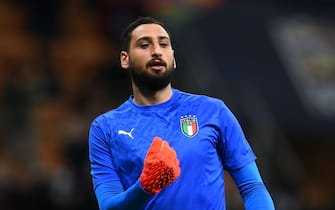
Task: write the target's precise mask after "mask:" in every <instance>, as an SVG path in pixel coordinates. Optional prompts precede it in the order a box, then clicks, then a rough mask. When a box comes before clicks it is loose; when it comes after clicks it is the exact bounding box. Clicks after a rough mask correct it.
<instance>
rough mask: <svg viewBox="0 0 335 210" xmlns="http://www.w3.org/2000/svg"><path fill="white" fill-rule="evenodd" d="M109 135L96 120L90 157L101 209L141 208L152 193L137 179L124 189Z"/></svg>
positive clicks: (91, 138) (91, 135)
mask: <svg viewBox="0 0 335 210" xmlns="http://www.w3.org/2000/svg"><path fill="white" fill-rule="evenodd" d="M106 139H107V137H106V135H105V133H104V131H103V129H101V127H100V126H99V125H97V123H96V122H94V123H93V124H92V126H91V128H90V134H89V158H90V163H91V175H92V179H93V185H94V190H95V195H96V198H97V200H98V204H99V208H100V209H101V210H108V209H140V208H141V207H142V206H143V204H144V203H146V202H147V201H148V200H149V199H150V198H151V197H152V195H150V194H149V193H147V192H145V191H144V190H143V189H142V188H141V186H140V182H139V181H137V182H135V183H134V184H133V185H131V186H130V187H129V188H127V189H124V187H123V185H122V182H121V180H120V177H119V176H118V174H117V172H116V170H115V168H114V167H113V163H112V161H111V156H110V155H111V154H110V151H109V149H108V148H109V145H108V143H107V141H106Z"/></svg>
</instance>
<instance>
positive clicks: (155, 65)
mask: <svg viewBox="0 0 335 210" xmlns="http://www.w3.org/2000/svg"><path fill="white" fill-rule="evenodd" d="M148 67H150V68H151V69H153V70H156V71H159V70H162V69H163V68H165V67H166V63H165V62H164V61H163V60H160V59H153V60H151V61H150V62H149V63H148Z"/></svg>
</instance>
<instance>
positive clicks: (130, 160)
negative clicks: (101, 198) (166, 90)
mask: <svg viewBox="0 0 335 210" xmlns="http://www.w3.org/2000/svg"><path fill="white" fill-rule="evenodd" d="M155 136H159V137H161V138H162V139H164V140H166V141H168V142H169V144H170V146H171V147H173V148H174V149H175V151H176V153H177V156H178V159H179V161H180V168H181V174H180V177H179V178H178V179H177V180H176V181H175V182H173V183H172V184H171V185H169V186H168V187H166V188H164V189H163V190H162V191H161V192H159V193H157V194H156V195H154V196H153V197H152V198H151V199H150V200H149V201H148V202H147V203H146V205H145V206H144V207H143V209H159V210H164V209H167V210H173V209H176V210H180V209H225V195H224V170H228V171H230V170H236V169H238V168H241V167H243V166H245V165H247V164H248V163H250V162H252V161H254V160H255V159H256V157H255V154H254V153H253V151H252V149H251V147H250V145H249V144H248V142H247V140H246V138H245V136H244V134H243V131H242V129H241V127H240V125H239V123H238V121H237V119H236V118H235V117H234V115H233V114H232V113H231V111H230V110H229V109H228V108H227V106H226V105H225V104H224V103H223V101H222V100H219V99H216V98H212V97H208V96H203V95H195V94H189V93H185V92H182V91H180V90H177V89H173V95H172V97H171V98H170V99H169V100H168V101H167V102H164V103H162V104H158V105H153V106H138V105H136V104H134V103H133V100H132V97H130V98H129V99H128V100H127V101H125V102H124V103H123V104H122V105H120V106H119V107H118V108H116V109H114V110H112V111H109V112H106V113H104V114H102V115H100V116H98V117H97V118H96V119H95V120H94V121H93V123H92V124H91V129H90V161H91V174H92V178H93V185H94V187H96V186H98V185H99V184H102V183H105V182H109V181H112V179H113V180H115V178H117V179H119V180H120V182H121V184H122V186H123V189H124V190H126V189H128V188H129V187H130V186H131V185H133V184H134V183H135V182H136V181H137V180H138V179H139V176H140V174H141V172H142V169H143V161H144V157H145V155H146V152H147V150H148V148H149V146H150V144H151V142H152V139H153V138H154V137H155Z"/></svg>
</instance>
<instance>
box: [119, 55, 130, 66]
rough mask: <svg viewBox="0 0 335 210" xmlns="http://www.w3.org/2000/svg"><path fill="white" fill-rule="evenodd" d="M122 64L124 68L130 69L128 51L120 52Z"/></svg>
mask: <svg viewBox="0 0 335 210" xmlns="http://www.w3.org/2000/svg"><path fill="white" fill-rule="evenodd" d="M120 64H121V67H122V68H124V69H128V67H129V55H128V53H127V52H126V51H121V52H120Z"/></svg>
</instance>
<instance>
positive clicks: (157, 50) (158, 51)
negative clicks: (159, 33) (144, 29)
mask: <svg viewBox="0 0 335 210" xmlns="http://www.w3.org/2000/svg"><path fill="white" fill-rule="evenodd" d="M152 56H158V57H160V56H162V49H161V46H160V45H159V44H158V43H157V44H154V45H153V47H152Z"/></svg>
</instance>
